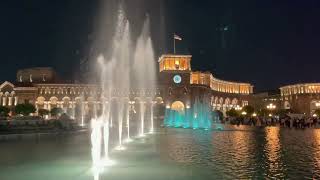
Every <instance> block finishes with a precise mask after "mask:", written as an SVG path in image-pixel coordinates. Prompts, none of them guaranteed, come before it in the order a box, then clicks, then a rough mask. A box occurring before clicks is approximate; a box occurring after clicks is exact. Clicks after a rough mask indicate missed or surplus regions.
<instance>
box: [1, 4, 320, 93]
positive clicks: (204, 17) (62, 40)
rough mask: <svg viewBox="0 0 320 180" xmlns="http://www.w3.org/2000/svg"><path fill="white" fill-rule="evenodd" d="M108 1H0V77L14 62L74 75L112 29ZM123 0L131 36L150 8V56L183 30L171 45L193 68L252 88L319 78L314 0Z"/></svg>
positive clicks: (9, 74)
mask: <svg viewBox="0 0 320 180" xmlns="http://www.w3.org/2000/svg"><path fill="white" fill-rule="evenodd" d="M109 2H110V4H109ZM115 2H116V1H115V0H105V1H104V3H102V0H101V1H94V0H90V1H88V0H60V1H52V0H41V1H40V0H20V1H18V0H5V1H2V2H1V5H0V20H1V28H0V32H1V33H0V45H1V47H0V49H1V51H0V52H1V53H0V54H1V71H0V81H4V80H10V81H13V80H14V79H15V73H16V70H17V69H19V68H28V67H34V66H52V67H54V68H55V69H56V70H57V71H58V73H59V74H61V76H62V77H64V78H66V79H77V78H78V74H79V62H80V60H81V59H86V58H90V57H91V56H92V54H90V53H92V52H95V51H98V50H97V49H95V48H96V46H97V44H99V43H101V42H99V41H100V40H101V39H104V41H102V42H108V41H109V40H110V39H109V36H110V35H109V36H108V35H107V33H105V35H106V36H104V33H103V32H102V31H103V30H110V29H112V24H113V23H111V21H112V20H110V22H109V19H112V18H111V17H108V16H111V15H112V14H115V12H114V11H116V9H117V8H115V7H112V6H115V5H114V4H115ZM125 4H126V6H125V8H126V11H127V13H128V15H129V16H128V17H129V20H130V22H131V23H132V31H133V39H134V37H135V34H137V33H136V32H139V30H140V29H139V28H141V24H142V21H143V17H144V15H145V13H148V14H149V15H150V18H151V26H152V27H151V31H152V32H151V33H152V39H153V40H154V47H155V52H156V54H157V56H158V55H160V54H161V53H164V52H168V53H171V52H172V34H173V33H174V32H176V33H177V34H178V35H180V36H181V37H182V38H183V41H181V42H178V43H177V52H178V53H182V54H192V55H193V59H192V67H193V70H203V71H205V70H208V71H211V72H212V73H213V74H214V76H216V77H217V78H220V79H225V80H232V81H244V82H250V83H252V84H253V85H254V86H255V90H256V91H262V90H269V89H276V88H278V87H279V86H281V85H286V84H292V83H300V82H320V75H319V74H320V73H319V67H320V60H319V58H320V23H319V19H320V1H317V0H304V1H302V0H281V1H279V0H255V1H254V0H242V1H240V0H233V1H232V0H224V1H221V0H219V1H215V0H210V1H209V0H202V1H199V0H164V1H160V0H127V1H125ZM106 11H108V12H107V13H105V12H106ZM102 22H103V23H102ZM101 24H103V26H104V28H102V25H101ZM102 37H106V38H102ZM107 37H108V38H107ZM97 42H99V43H97Z"/></svg>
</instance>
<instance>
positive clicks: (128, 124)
mask: <svg viewBox="0 0 320 180" xmlns="http://www.w3.org/2000/svg"><path fill="white" fill-rule="evenodd" d="M133 102H134V101H129V102H128V104H127V110H126V116H127V139H126V142H130V141H131V138H130V110H132V109H131V108H133Z"/></svg>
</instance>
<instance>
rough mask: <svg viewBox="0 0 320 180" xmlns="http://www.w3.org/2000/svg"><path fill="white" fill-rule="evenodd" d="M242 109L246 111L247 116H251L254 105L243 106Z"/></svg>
mask: <svg viewBox="0 0 320 180" xmlns="http://www.w3.org/2000/svg"><path fill="white" fill-rule="evenodd" d="M242 110H243V111H244V112H246V113H247V116H251V115H252V114H253V113H254V107H252V106H250V105H246V106H244V107H243V108H242Z"/></svg>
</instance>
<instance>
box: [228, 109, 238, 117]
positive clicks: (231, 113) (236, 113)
mask: <svg viewBox="0 0 320 180" xmlns="http://www.w3.org/2000/svg"><path fill="white" fill-rule="evenodd" d="M226 114H227V116H229V117H238V116H239V113H238V111H236V110H235V109H234V108H232V109H230V110H229V111H227V112H226Z"/></svg>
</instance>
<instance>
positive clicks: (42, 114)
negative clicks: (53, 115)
mask: <svg viewBox="0 0 320 180" xmlns="http://www.w3.org/2000/svg"><path fill="white" fill-rule="evenodd" d="M49 113H50V112H49V110H46V109H39V110H38V114H39V116H41V117H44V116H45V115H48V114H49Z"/></svg>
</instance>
